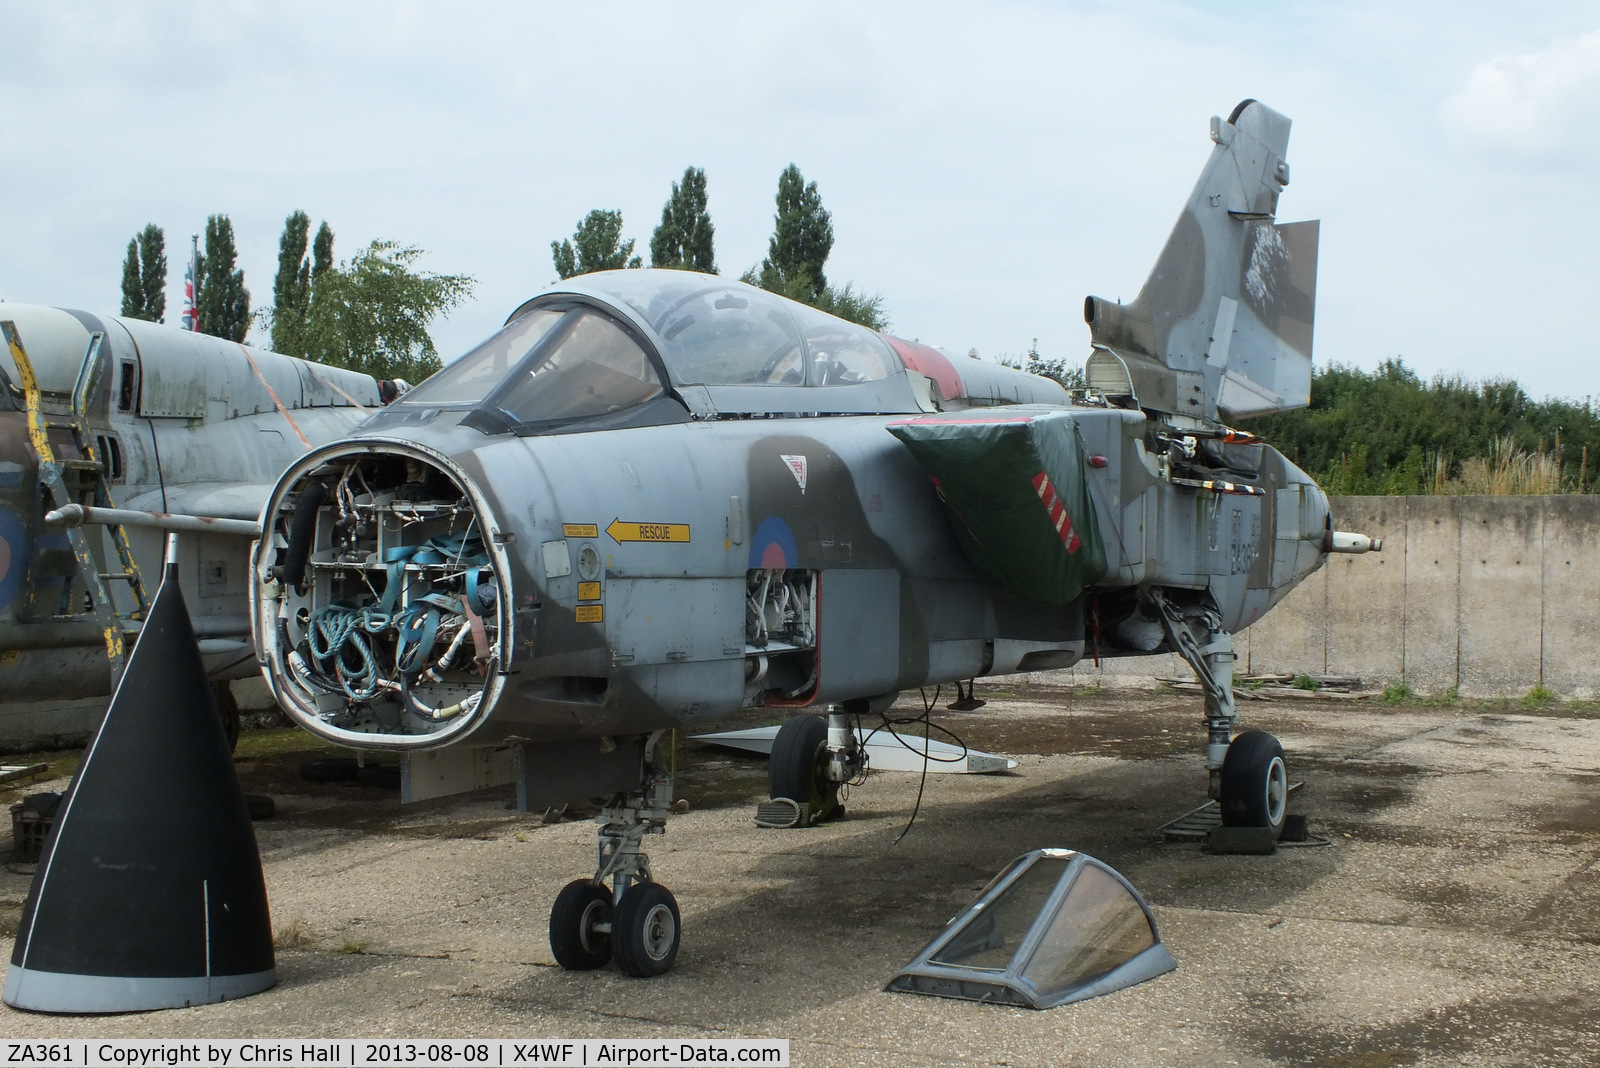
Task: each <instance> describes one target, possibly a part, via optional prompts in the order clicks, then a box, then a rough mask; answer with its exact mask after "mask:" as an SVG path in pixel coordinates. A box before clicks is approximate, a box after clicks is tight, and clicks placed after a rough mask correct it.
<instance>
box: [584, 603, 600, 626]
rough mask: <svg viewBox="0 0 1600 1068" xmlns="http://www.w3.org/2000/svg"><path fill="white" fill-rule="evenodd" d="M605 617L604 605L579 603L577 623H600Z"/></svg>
mask: <svg viewBox="0 0 1600 1068" xmlns="http://www.w3.org/2000/svg"><path fill="white" fill-rule="evenodd" d="M605 618H606V610H605V606H604V605H598V604H580V605H579V606H578V622H579V623H602V622H604V621H605Z"/></svg>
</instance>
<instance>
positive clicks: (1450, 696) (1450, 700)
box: [1428, 686, 1461, 708]
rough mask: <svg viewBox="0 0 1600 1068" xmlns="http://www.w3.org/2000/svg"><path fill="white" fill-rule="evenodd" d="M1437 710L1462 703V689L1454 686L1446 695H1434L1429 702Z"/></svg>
mask: <svg viewBox="0 0 1600 1068" xmlns="http://www.w3.org/2000/svg"><path fill="white" fill-rule="evenodd" d="M1428 703H1429V704H1430V705H1433V706H1434V707H1436V708H1451V707H1454V706H1455V705H1459V704H1460V703H1461V687H1460V686H1452V687H1450V688H1449V689H1448V690H1446V691H1445V692H1444V693H1441V694H1436V695H1434V697H1433V699H1432V700H1431V701H1429V702H1428Z"/></svg>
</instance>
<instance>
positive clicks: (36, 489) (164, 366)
mask: <svg viewBox="0 0 1600 1068" xmlns="http://www.w3.org/2000/svg"><path fill="white" fill-rule="evenodd" d="M0 319H5V320H10V321H12V322H14V323H15V324H16V329H17V334H18V337H19V338H20V340H21V342H22V344H23V345H24V347H25V349H26V351H27V353H28V357H29V360H30V362H31V363H32V364H33V367H34V371H35V373H36V375H37V376H38V380H39V384H40V388H41V390H42V401H43V405H42V406H43V409H44V416H45V418H46V419H59V418H62V417H65V416H66V415H67V414H69V412H70V410H71V398H72V392H73V388H74V385H75V384H76V383H77V381H78V380H79V376H80V374H81V373H82V372H83V371H84V370H85V367H86V357H89V358H88V360H87V364H88V369H89V370H90V371H91V372H92V373H91V376H90V378H88V379H86V381H94V382H95V383H96V385H95V388H94V389H93V391H92V392H90V393H89V395H88V398H87V419H86V422H87V424H88V428H89V431H90V437H89V441H90V443H91V444H92V445H93V447H94V449H95V450H96V452H97V454H99V455H100V457H101V458H102V459H103V461H104V462H106V463H107V464H108V466H109V472H108V474H109V476H110V477H109V479H108V488H109V490H110V493H111V495H112V497H113V499H114V501H115V503H116V505H117V506H118V507H119V508H121V509H127V510H131V511H136V512H143V513H152V514H156V513H167V514H177V515H180V516H190V517H206V518H220V519H229V520H243V521H250V522H251V523H255V522H256V521H257V520H258V519H259V516H260V513H261V509H262V506H263V505H264V504H265V502H266V497H267V493H268V491H269V490H270V489H271V487H272V485H273V483H274V482H275V481H276V479H277V477H278V475H279V474H281V473H282V471H283V469H284V468H285V467H287V466H288V465H289V464H290V463H291V462H293V460H295V459H296V458H297V457H299V456H301V455H303V454H304V453H305V452H306V450H307V449H308V448H309V447H311V446H315V445H321V444H324V443H326V442H328V441H331V440H335V439H337V438H340V437H342V436H344V435H345V434H348V433H349V432H350V431H351V430H352V429H353V428H354V427H355V426H356V425H357V424H358V423H359V422H360V421H361V420H362V419H363V418H365V416H366V415H367V413H368V410H370V409H373V408H376V407H378V406H379V405H380V400H379V388H378V383H377V382H376V381H375V380H374V379H373V378H371V377H370V376H368V375H362V374H356V373H354V372H350V371H345V370H340V369H337V368H331V367H322V366H318V365H315V364H310V363H307V362H306V361H303V360H298V359H294V358H292V357H288V356H283V355H280V354H278V353H273V352H267V351H264V350H261V349H255V348H248V347H246V346H242V345H238V344H235V343H233V342H229V341H224V340H222V339H220V338H214V337H208V336H206V335H203V334H195V333H190V332H187V331H183V330H179V329H177V328H174V327H169V326H162V325H159V324H156V323H148V322H143V321H141V320H133V319H123V318H120V317H118V316H109V315H106V316H99V315H93V314H90V313H88V312H82V311H72V310H67V309H60V308H49V307H42V306H38V305H28V304H10V303H7V304H3V305H0ZM252 362H253V365H254V366H253V367H252ZM274 394H276V399H275V398H274ZM280 405H281V410H280ZM23 409H24V402H23V399H22V397H21V395H20V378H19V375H18V369H17V367H16V366H15V364H14V362H13V361H12V359H11V357H10V354H9V352H8V351H7V350H6V348H5V346H0V542H3V543H4V545H3V551H0V556H3V559H0V701H5V702H8V703H11V702H16V703H19V704H21V705H27V704H28V703H30V702H35V701H59V700H64V699H73V698H84V697H93V696H96V695H101V694H108V693H110V691H111V685H112V679H111V673H110V671H109V670H108V661H107V655H106V646H105V639H104V635H103V634H102V633H101V630H100V628H99V627H97V626H96V624H95V621H94V618H93V616H92V614H90V613H89V612H86V611H84V612H82V619H81V620H71V619H69V620H64V621H61V620H46V619H44V618H43V617H45V616H47V615H52V614H54V610H55V606H56V605H57V604H59V602H60V600H61V586H62V583H63V582H66V583H71V584H72V585H73V590H74V592H73V594H72V595H71V596H70V597H69V598H68V601H69V603H70V604H71V605H72V606H73V607H74V608H75V609H76V610H78V611H82V609H83V605H84V593H83V579H82V576H81V575H79V574H78V573H77V569H76V565H75V563H74V561H73V557H72V553H71V550H70V549H69V548H68V546H67V543H66V540H65V538H64V537H63V535H62V533H61V532H60V530H59V529H58V528H52V527H50V526H48V525H47V524H45V523H44V522H43V518H44V513H45V512H46V511H48V510H49V508H50V507H52V505H50V503H49V502H48V500H47V498H46V497H44V496H43V495H41V492H40V486H39V463H38V456H37V455H36V453H35V450H34V448H33V447H32V445H31V444H30V442H29V438H28V434H27V418H26V415H25V412H24V410H23ZM302 435H303V436H304V438H305V442H302V440H301V436H302ZM52 440H53V441H54V442H57V444H58V447H59V444H60V442H61V441H64V440H65V438H64V436H63V435H62V434H60V433H58V432H52ZM152 521H153V522H157V523H159V522H163V520H162V519H161V517H160V516H159V515H156V516H155V518H154V519H153V520H152ZM168 525H170V523H169V524H168ZM224 526H226V524H225V525H224ZM86 529H88V530H90V531H91V534H90V542H91V546H92V548H93V549H94V551H95V552H96V553H97V554H98V555H99V558H100V563H101V565H102V566H101V570H102V571H115V570H117V568H116V567H111V566H106V561H107V560H109V561H111V562H113V563H114V562H115V561H116V556H115V554H114V552H112V551H111V550H110V549H109V544H108V543H109V539H107V538H106V537H105V535H104V527H99V526H91V527H87V528H86ZM257 529H259V527H257ZM127 534H128V539H129V542H130V546H131V548H132V550H133V554H134V558H135V560H136V561H137V562H138V564H139V567H140V570H141V572H142V573H143V575H144V576H145V577H146V579H147V581H148V582H149V584H150V592H151V594H152V595H153V592H154V583H155V580H156V579H159V577H160V575H161V562H162V553H163V544H162V543H163V538H164V531H163V529H161V528H160V527H159V526H138V527H135V526H129V527H128V528H127ZM250 541H251V539H250V538H249V537H242V536H240V535H238V534H237V533H227V534H224V533H218V532H213V531H212V530H211V529H210V528H209V527H208V529H207V530H206V531H205V532H200V533H189V534H185V535H184V536H183V537H182V538H181V542H182V559H181V562H180V570H181V574H182V582H183V588H184V592H185V596H186V599H187V603H188V605H189V610H190V614H191V618H192V621H193V625H194V629H195V631H196V633H197V635H198V636H199V638H200V640H201V647H202V651H203V654H204V658H205V661H206V665H207V668H208V670H210V671H211V672H212V677H213V679H216V680H221V679H237V678H246V677H249V676H250V675H252V674H254V673H255V671H256V670H257V669H256V665H255V662H254V657H253V656H252V655H251V647H250V643H249V632H250V624H249V615H248V603H249V586H248V582H247V575H248V566H249V565H248V556H249V547H250ZM107 585H108V587H109V589H110V593H111V595H112V598H113V600H114V601H115V603H116V605H117V608H118V610H119V611H122V612H127V611H129V610H131V608H132V607H133V603H132V599H131V597H130V595H129V588H128V586H127V584H126V583H122V582H115V581H113V582H110V583H108V584H107Z"/></svg>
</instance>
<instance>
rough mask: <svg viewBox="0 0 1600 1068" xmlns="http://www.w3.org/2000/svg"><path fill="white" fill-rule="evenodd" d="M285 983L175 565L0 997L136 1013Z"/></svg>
mask: <svg viewBox="0 0 1600 1068" xmlns="http://www.w3.org/2000/svg"><path fill="white" fill-rule="evenodd" d="M276 981H277V970H276V967H275V965H274V962H273V956H272V919H271V916H270V915H269V913H268V911H267V890H266V884H265V882H264V881H263V879H262V874H261V857H260V854H259V853H258V852H257V851H256V838H255V831H254V830H253V829H252V828H251V826H250V812H249V809H248V808H247V806H246V804H245V799H244V793H243V791H241V790H240V788H239V778H238V775H237V774H236V773H235V771H234V768H233V758H232V756H231V755H230V754H229V752H228V742H227V739H226V737H225V736H224V735H223V731H222V723H221V721H220V720H219V718H218V716H217V709H216V703H215V699H214V698H213V697H212V695H211V685H210V683H209V682H208V681H207V679H206V672H205V666H204V665H203V664H202V662H201V660H200V648H199V645H198V644H197V643H196V641H195V636H194V629H193V628H192V627H191V626H190V624H189V611H188V609H187V608H186V607H185V606H184V603H183V593H182V591H181V590H180V589H179V588H178V575H177V567H176V565H174V564H171V563H169V564H168V565H167V568H166V574H165V575H164V576H163V579H162V583H161V589H160V591H159V592H158V593H157V595H156V599H155V603H154V604H152V605H151V607H150V613H149V617H148V618H147V620H146V621H145V624H144V628H143V629H142V630H141V631H140V633H139V639H138V643H137V644H136V645H135V646H134V649H133V654H132V656H130V657H129V659H128V666H127V669H126V671H124V673H123V676H122V681H121V683H120V684H119V685H118V686H117V690H116V693H115V694H113V695H112V698H111V707H110V708H109V709H108V710H107V711H106V716H105V720H104V721H103V722H102V723H101V725H100V731H99V733H98V734H96V735H95V738H94V741H93V742H92V743H91V744H90V746H89V750H88V752H87V753H86V754H85V755H84V758H83V763H82V765H80V766H79V768H78V773H77V774H76V775H75V776H73V779H72V785H71V786H70V787H69V788H68V789H67V794H66V796H65V797H64V798H63V799H62V801H61V807H60V808H59V809H58V810H57V813H56V819H55V824H54V826H53V827H52V829H51V833H50V837H49V839H48V841H46V843H45V848H44V855H43V856H42V857H40V859H39V864H38V867H37V868H36V869H35V870H34V876H33V884H32V886H30V887H29V890H28V901H27V904H26V905H25V906H24V907H23V910H22V922H21V926H20V927H19V929H18V932H17V943H16V948H15V949H14V950H13V951H12V954H11V969H10V971H9V972H7V974H6V983H5V991H4V993H3V994H0V999H3V1000H4V1001H5V1003H6V1004H7V1005H11V1006H12V1007H14V1008H18V1009H29V1010H32V1011H35V1012H61V1013H97V1012H137V1011H142V1010H148V1009H164V1008H181V1007H183V1006H186V1005H204V1004H208V1003H210V1002H215V1001H224V1000H230V999H233V998H237V997H243V996H245V995H247V994H254V993H257V992H259V991H262V990H265V989H267V988H268V987H270V986H272V985H273V983H275V982H276Z"/></svg>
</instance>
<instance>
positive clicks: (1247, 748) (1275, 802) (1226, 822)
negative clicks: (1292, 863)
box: [1217, 731, 1289, 834]
mask: <svg viewBox="0 0 1600 1068" xmlns="http://www.w3.org/2000/svg"><path fill="white" fill-rule="evenodd" d="M1217 800H1218V804H1219V806H1220V807H1221V809H1222V823H1223V826H1225V827H1270V828H1271V829H1272V831H1273V833H1274V834H1282V833H1283V821H1284V816H1285V815H1286V813H1287V811H1288V806H1289V774H1288V770H1287V767H1286V765H1285V764H1284V761H1283V745H1282V744H1281V743H1279V741H1278V739H1276V738H1274V737H1273V736H1272V735H1270V734H1268V733H1267V732H1266V731H1245V732H1244V733H1243V734H1241V735H1239V736H1238V737H1237V738H1235V739H1234V740H1233V742H1232V744H1230V745H1229V746H1228V755H1227V756H1226V757H1224V758H1223V760H1222V791H1221V797H1219V798H1218V799H1217Z"/></svg>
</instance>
